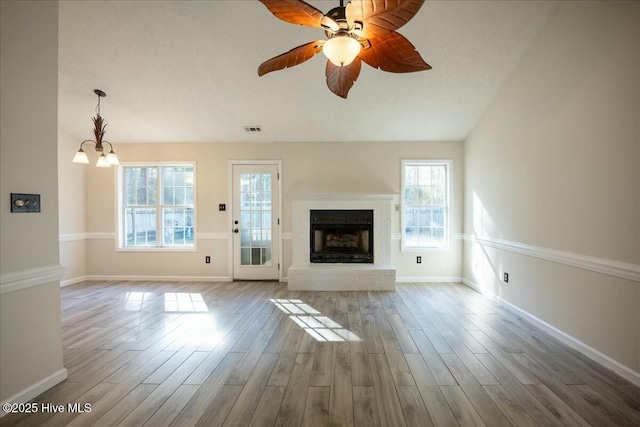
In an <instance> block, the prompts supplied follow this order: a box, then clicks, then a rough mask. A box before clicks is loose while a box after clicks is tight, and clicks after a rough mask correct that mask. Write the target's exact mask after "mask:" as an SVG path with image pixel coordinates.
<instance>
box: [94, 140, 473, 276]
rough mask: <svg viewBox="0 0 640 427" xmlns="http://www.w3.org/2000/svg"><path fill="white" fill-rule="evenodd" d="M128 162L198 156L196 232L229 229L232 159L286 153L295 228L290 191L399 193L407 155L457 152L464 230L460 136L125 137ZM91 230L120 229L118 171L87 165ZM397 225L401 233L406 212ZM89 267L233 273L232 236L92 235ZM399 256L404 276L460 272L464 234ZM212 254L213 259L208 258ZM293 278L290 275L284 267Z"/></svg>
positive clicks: (286, 216) (286, 209) (456, 219)
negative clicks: (323, 139) (381, 139)
mask: <svg viewBox="0 0 640 427" xmlns="http://www.w3.org/2000/svg"><path fill="white" fill-rule="evenodd" d="M117 152H118V156H119V157H120V159H121V161H123V162H125V161H126V162H136V161H161V160H173V161H178V160H184V161H186V160H196V161H197V233H226V232H228V231H229V229H230V222H231V221H230V219H229V218H228V214H227V212H219V211H218V204H219V203H227V204H230V201H229V200H228V162H229V160H248V159H252V160H257V159H258V160H259V159H263V160H264V159H270V160H282V191H283V196H284V200H283V215H282V218H283V221H282V225H283V228H282V230H283V232H285V233H287V232H291V218H290V212H291V209H290V203H289V200H288V199H287V197H286V195H287V194H288V193H314V192H317V193H331V192H336V193H396V194H399V193H400V161H401V160H402V159H429V158H435V159H452V160H453V161H454V176H453V182H452V187H453V191H452V227H451V228H452V232H454V233H460V232H461V231H462V194H463V193H462V177H463V164H462V163H463V153H462V143H461V142H428V143H426V142H425V143H416V142H411V143H386V144H385V143H375V142H374V143H356V142H352V143H304V144H301V143H244V144H223V143H219V144H218V143H212V144H159V145H157V144H119V145H118V147H117ZM87 188H90V189H94V188H96V189H97V188H99V189H103V191H88V192H87V231H88V232H89V233H96V232H101V233H115V230H116V220H115V190H114V188H115V170H113V169H98V168H95V167H93V166H90V167H88V168H87ZM393 232H396V233H399V232H400V226H399V213H396V216H395V218H394V230H393ZM87 245H88V248H87V250H88V259H87V265H88V267H87V268H88V274H89V275H98V276H104V275H115V276H131V275H139V276H161V275H163V276H204V277H212V276H213V277H228V276H229V271H228V245H227V241H226V240H199V241H198V250H197V252H196V253H177V254H176V253H164V254H159V253H129V252H117V253H116V251H115V241H114V240H89V241H88V242H87ZM283 248H284V257H283V258H284V260H283V263H282V264H283V267H284V268H285V269H286V268H288V266H289V265H290V263H291V253H290V252H291V246H290V241H287V240H285V241H284V242H283ZM394 248H395V250H394V253H393V259H394V262H395V263H396V265H397V268H398V276H406V277H460V275H461V259H462V255H461V251H462V243H461V241H460V240H452V248H451V249H450V250H449V251H446V252H428V253H422V254H421V255H423V263H422V264H420V265H417V264H416V263H415V257H416V255H420V253H416V252H408V253H403V252H400V249H399V248H400V242H399V241H394ZM206 255H210V256H211V257H212V263H211V264H210V265H208V264H205V263H204V257H205V256H206ZM285 277H286V274H285Z"/></svg>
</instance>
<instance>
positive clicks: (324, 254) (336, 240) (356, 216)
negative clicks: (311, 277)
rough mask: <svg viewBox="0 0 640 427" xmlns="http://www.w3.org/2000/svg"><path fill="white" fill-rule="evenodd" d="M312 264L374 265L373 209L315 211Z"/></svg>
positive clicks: (312, 229) (312, 228) (311, 217)
mask: <svg viewBox="0 0 640 427" xmlns="http://www.w3.org/2000/svg"><path fill="white" fill-rule="evenodd" d="M310 225H311V227H310V228H311V239H310V244H311V248H310V249H311V250H310V261H311V262H312V263H363V264H366V263H369V264H372V263H373V210H311V215H310Z"/></svg>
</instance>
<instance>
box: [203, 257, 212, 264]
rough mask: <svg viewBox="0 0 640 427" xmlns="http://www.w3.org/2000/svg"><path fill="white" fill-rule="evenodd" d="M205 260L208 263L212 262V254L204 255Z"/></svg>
mask: <svg viewBox="0 0 640 427" xmlns="http://www.w3.org/2000/svg"><path fill="white" fill-rule="evenodd" d="M204 262H205V263H207V264H210V263H211V257H210V256H206V257H204Z"/></svg>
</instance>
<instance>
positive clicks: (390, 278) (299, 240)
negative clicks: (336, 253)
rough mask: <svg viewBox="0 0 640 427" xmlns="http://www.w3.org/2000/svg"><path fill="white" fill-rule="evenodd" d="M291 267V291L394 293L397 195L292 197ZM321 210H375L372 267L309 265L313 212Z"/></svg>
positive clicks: (329, 194) (304, 195)
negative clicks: (393, 224) (393, 223)
mask: <svg viewBox="0 0 640 427" xmlns="http://www.w3.org/2000/svg"><path fill="white" fill-rule="evenodd" d="M287 197H288V198H289V200H291V210H292V219H293V224H292V226H293V227H292V255H293V259H292V261H293V262H292V265H291V267H289V271H288V277H289V278H288V281H289V289H290V290H331V291H339V290H343V291H355V290H395V281H396V270H395V268H394V267H393V265H392V264H391V218H392V212H393V208H394V202H395V201H396V200H397V197H398V195H397V194H378V193H375V194H373V193H370V194H367V193H364V194H363V193H359V194H349V193H290V194H288V195H287ZM321 209H356V210H357V209H370V210H373V216H374V219H373V227H374V233H373V235H374V252H375V253H374V262H373V263H372V264H316V263H311V262H310V230H311V228H310V220H309V219H310V212H311V210H321Z"/></svg>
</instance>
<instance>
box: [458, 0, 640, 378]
mask: <svg viewBox="0 0 640 427" xmlns="http://www.w3.org/2000/svg"><path fill="white" fill-rule="evenodd" d="M639 29H640V5H639V4H638V3H635V4H634V3H622V2H604V3H598V2H585V3H580V2H566V3H563V4H561V5H560V7H559V8H558V10H557V12H556V13H555V15H554V16H552V17H551V18H550V20H549V22H548V24H547V26H546V27H545V28H544V29H543V30H542V31H541V33H540V34H539V36H538V38H537V40H536V41H535V42H534V44H533V45H532V46H531V48H530V49H529V51H528V52H527V53H526V54H525V56H524V57H523V59H522V61H521V63H520V64H519V65H518V67H517V68H516V70H515V71H514V73H513V74H512V76H511V77H510V79H509V80H508V82H507V83H506V84H505V86H504V87H503V88H502V90H501V92H500V93H499V94H498V96H497V97H496V98H495V100H494V101H493V103H492V104H491V106H490V108H489V109H488V110H487V111H486V112H485V114H484V116H483V118H482V119H481V120H480V122H479V123H478V124H477V126H476V127H475V129H474V130H473V132H472V133H471V135H470V136H469V138H468V139H467V141H465V164H466V171H465V213H464V214H465V215H464V216H465V224H464V229H465V232H466V233H469V234H475V235H478V236H486V237H489V238H494V239H496V238H497V239H504V240H507V241H509V242H515V243H516V244H525V245H532V246H535V247H540V248H543V249H545V248H546V249H557V250H561V251H566V252H570V253H573V254H577V255H586V256H592V257H597V258H601V259H604V261H605V262H606V260H614V261H621V262H625V263H631V264H636V265H637V264H638V263H640V191H639V190H640V166H639V165H640V128H639V126H638V117H639V108H640V59H639V55H640V43H639V36H638V31H639ZM463 269H464V277H465V278H466V279H467V280H470V281H472V282H474V283H476V284H477V285H479V286H481V287H483V288H487V289H490V290H492V291H493V292H495V293H498V294H500V295H501V296H502V297H503V298H505V299H506V300H507V301H509V302H511V303H513V304H515V305H516V306H518V307H520V308H522V309H523V310H526V311H527V312H529V313H531V314H533V315H534V316H537V317H538V318H540V319H542V320H544V321H545V322H548V323H550V324H551V325H553V326H554V327H556V328H558V329H560V330H561V331H563V332H565V333H568V334H569V335H571V336H573V337H575V338H577V339H578V340H580V341H582V342H583V343H585V344H587V345H589V346H591V347H593V348H595V349H596V350H598V351H600V352H602V353H604V354H605V355H607V356H609V357H611V358H613V359H615V360H616V361H618V362H620V363H622V364H624V365H626V366H627V367H630V368H631V369H633V370H635V371H640V284H639V283H638V282H635V281H631V280H625V279H621V278H618V277H613V276H610V275H604V274H601V273H595V272H590V271H587V270H584V269H579V268H575V267H569V266H566V265H561V264H557V263H553V262H549V261H543V260H540V259H536V258H532V257H529V256H525V255H518V254H515V253H513V252H511V251H505V250H502V249H493V248H491V247H487V246H485V245H479V244H475V243H472V242H465V251H464V266H463ZM503 271H507V272H509V273H510V281H509V283H508V284H505V283H503V282H502V281H501V280H500V278H501V274H502V272H503Z"/></svg>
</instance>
